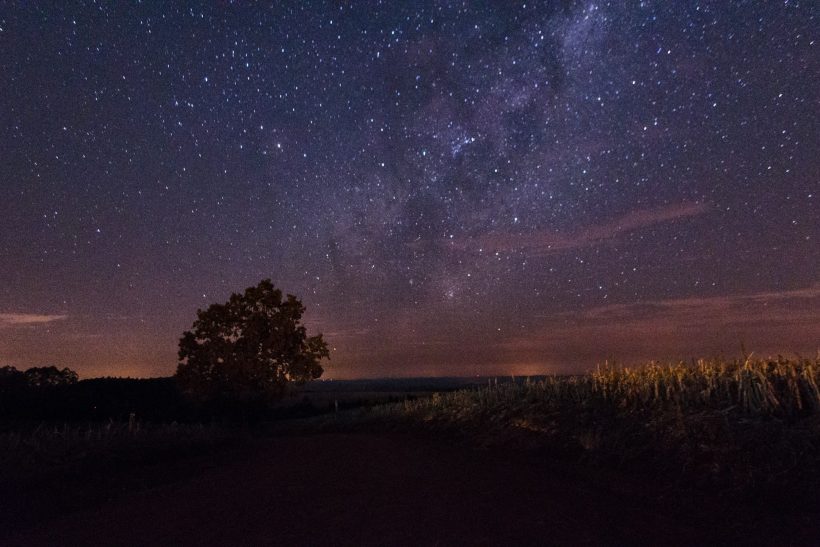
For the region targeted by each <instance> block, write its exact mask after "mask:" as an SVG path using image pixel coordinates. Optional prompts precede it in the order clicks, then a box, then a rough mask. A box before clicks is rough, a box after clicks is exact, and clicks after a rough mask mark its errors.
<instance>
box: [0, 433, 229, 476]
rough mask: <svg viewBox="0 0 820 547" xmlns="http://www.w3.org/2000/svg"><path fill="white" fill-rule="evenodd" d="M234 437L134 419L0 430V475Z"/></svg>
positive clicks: (155, 452)
mask: <svg viewBox="0 0 820 547" xmlns="http://www.w3.org/2000/svg"><path fill="white" fill-rule="evenodd" d="M236 436H237V432H236V431H232V430H230V429H229V428H226V427H225V426H222V425H219V424H212V425H203V424H177V423H171V424H142V423H140V422H138V421H136V420H133V419H132V420H130V421H128V422H115V421H109V422H107V423H102V424H100V423H88V424H82V425H80V424H61V425H55V424H46V423H41V424H39V425H36V426H33V427H29V428H19V427H18V428H15V429H14V430H12V431H7V432H2V433H0V479H7V478H19V477H20V476H25V475H36V474H39V473H42V472H46V471H51V470H54V469H60V468H66V467H72V466H74V465H78V464H82V463H85V462H87V461H90V460H99V459H110V458H117V457H119V458H120V459H128V458H134V457H144V456H146V455H161V454H166V453H172V452H174V451H180V450H182V451H184V450H188V449H191V448H192V447H208V446H214V445H217V444H219V443H223V442H226V441H228V440H230V439H233V438H234V437H236ZM4 475H7V476H4Z"/></svg>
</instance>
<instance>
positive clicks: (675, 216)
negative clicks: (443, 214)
mask: <svg viewBox="0 0 820 547" xmlns="http://www.w3.org/2000/svg"><path fill="white" fill-rule="evenodd" d="M708 209H709V208H708V207H707V206H706V205H705V204H702V203H695V202H683V203H678V204H675V205H669V206H666V207H658V208H654V209H638V210H635V211H631V212H629V213H627V214H625V215H623V216H621V217H618V218H616V219H613V220H610V221H608V222H604V223H602V224H594V225H591V226H587V227H585V228H582V229H581V230H578V231H576V232H569V233H562V232H536V233H522V234H514V233H506V234H504V233H502V234H484V235H480V236H476V237H472V238H468V239H461V240H450V241H449V242H448V246H449V247H450V248H453V249H457V250H478V249H482V250H483V251H486V252H509V251H524V252H527V253H528V254H530V255H545V254H550V253H554V252H559V251H564V250H568V249H578V248H581V247H590V246H593V245H597V244H599V243H601V242H603V241H606V240H609V239H614V238H617V237H619V236H621V235H623V234H625V233H628V232H632V231H635V230H640V229H642V228H646V227H649V226H653V225H656V224H662V223H667V222H674V221H677V220H680V219H685V218H690V217H694V216H697V215H701V214H703V213H705V212H706V211H708Z"/></svg>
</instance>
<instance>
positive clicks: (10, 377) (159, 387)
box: [0, 366, 198, 422]
mask: <svg viewBox="0 0 820 547" xmlns="http://www.w3.org/2000/svg"><path fill="white" fill-rule="evenodd" d="M197 411H198V409H194V408H192V407H191V406H190V405H188V404H187V403H186V401H185V400H184V399H183V397H182V396H181V394H180V392H179V389H177V386H176V382H175V380H174V379H173V378H150V379H133V378H94V379H89V380H78V377H77V373H76V372H74V371H72V370H70V369H68V368H63V369H58V368H57V367H54V366H47V367H34V368H30V369H28V370H25V371H21V370H17V369H16V368H14V367H11V366H4V367H0V419H4V420H15V421H17V420H24V421H28V420H35V421H82V420H91V421H103V420H116V421H119V420H128V419H129V417H130V416H131V414H134V415H135V416H136V417H137V418H138V419H140V420H146V421H163V422H165V421H174V420H177V421H184V420H191V419H196V418H197V417H198V416H196V414H198V412H197Z"/></svg>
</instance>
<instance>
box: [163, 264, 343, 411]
mask: <svg viewBox="0 0 820 547" xmlns="http://www.w3.org/2000/svg"><path fill="white" fill-rule="evenodd" d="M304 311H305V307H304V306H303V305H302V302H300V301H299V300H298V299H297V298H296V297H295V296H293V295H291V294H289V295H287V296H286V297H284V298H283V296H282V291H281V290H279V289H276V288H274V286H273V283H271V281H270V279H265V280H262V281H261V282H260V283H259V285H257V286H256V287H248V288H247V289H245V293H244V294H232V295H231V298H230V300H229V301H228V302H226V303H225V304H212V305H211V306H209V307H208V309H207V310H204V311H203V310H197V319H196V321H194V325H193V327H192V329H191V330H190V331H185V332H184V333H183V334H182V338H181V339H180V341H179V361H180V362H179V366H178V367H177V373H176V377H177V381H178V382H179V385H180V387H181V389H182V391H183V393H184V394H186V395H187V396H189V397H190V398H192V399H194V400H196V401H199V402H222V403H227V404H232V403H240V404H248V403H255V404H259V403H267V402H270V401H273V400H275V399H278V398H279V397H281V396H282V395H283V394H284V393H285V391H286V389H287V386H288V384H290V383H295V384H301V383H304V382H306V381H308V380H313V379H316V378H319V377H320V376H321V375H322V372H323V369H322V366H321V365H320V364H319V361H321V359H323V358H328V359H329V358H330V352H329V351H328V348H327V344H325V342H324V340H322V335H321V334H319V335H317V336H308V335H307V332H306V330H305V327H303V326H302V325H301V324H300V321H301V319H302V314H303V313H304Z"/></svg>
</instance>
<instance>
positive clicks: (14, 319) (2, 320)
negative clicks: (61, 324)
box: [0, 313, 68, 328]
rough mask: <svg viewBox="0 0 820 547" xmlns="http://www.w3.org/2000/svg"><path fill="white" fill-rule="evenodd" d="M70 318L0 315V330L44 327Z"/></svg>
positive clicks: (39, 315) (63, 316) (37, 314)
mask: <svg viewBox="0 0 820 547" xmlns="http://www.w3.org/2000/svg"><path fill="white" fill-rule="evenodd" d="M66 318H68V316H67V315H48V314H39V313H0V328H3V327H16V326H29V325H42V324H44V323H53V322H54V321H62V320H64V319H66Z"/></svg>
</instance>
